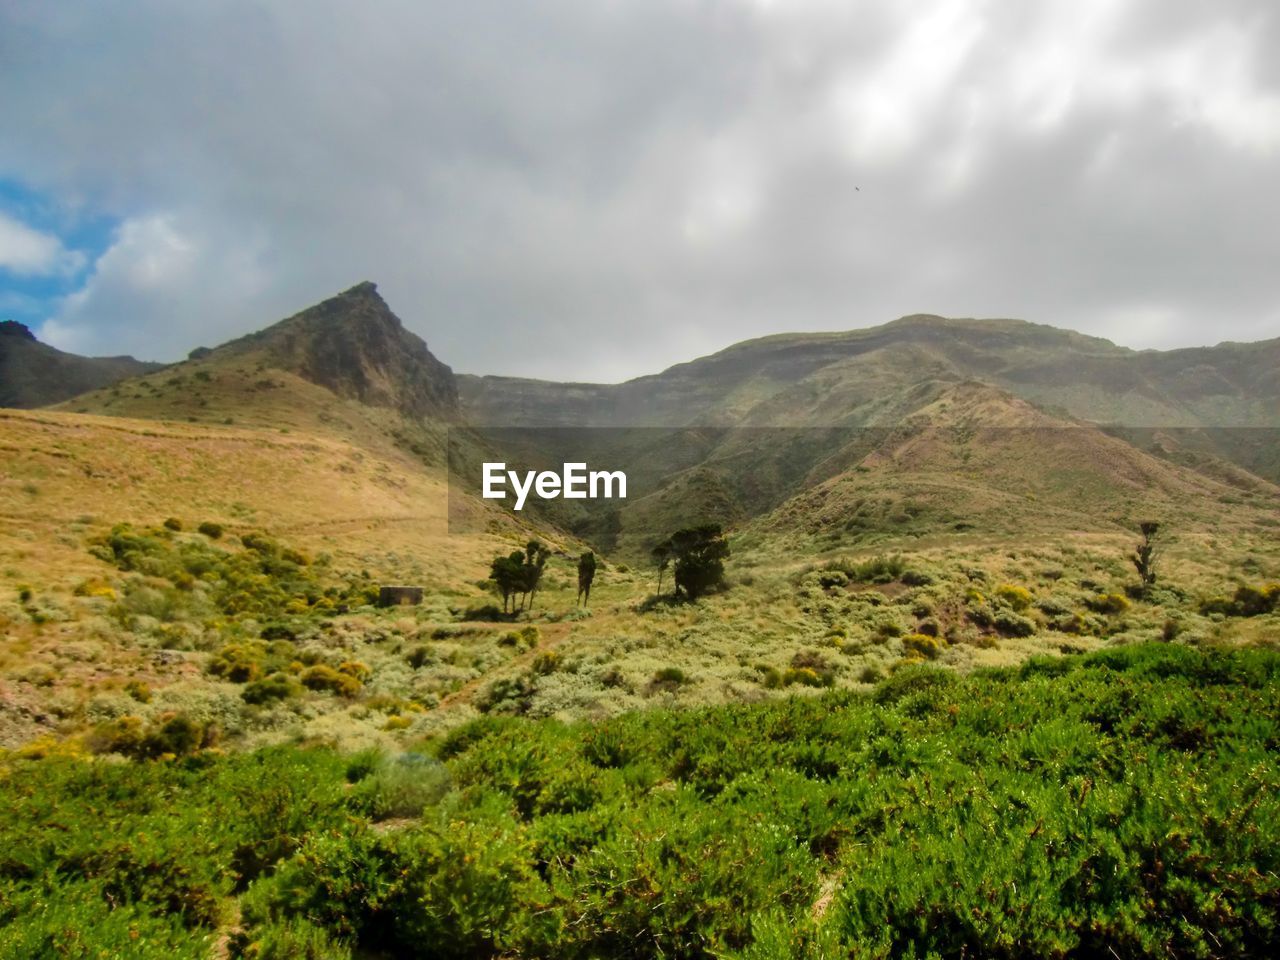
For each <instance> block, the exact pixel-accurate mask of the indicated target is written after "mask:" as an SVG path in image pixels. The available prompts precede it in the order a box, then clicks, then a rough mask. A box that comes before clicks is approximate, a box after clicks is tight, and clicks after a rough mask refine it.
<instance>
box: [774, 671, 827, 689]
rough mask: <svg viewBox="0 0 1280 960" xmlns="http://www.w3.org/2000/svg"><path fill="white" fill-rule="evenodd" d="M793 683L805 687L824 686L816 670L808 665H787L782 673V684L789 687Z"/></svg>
mask: <svg viewBox="0 0 1280 960" xmlns="http://www.w3.org/2000/svg"><path fill="white" fill-rule="evenodd" d="M793 683H798V684H800V685H801V686H805V687H821V686H825V684H824V683H823V679H822V677H821V676H819V675H818V672H817V671H816V670H812V669H810V668H809V667H788V668H787V670H786V672H785V673H783V674H782V684H783V686H786V687H789V686H791V685H792V684H793Z"/></svg>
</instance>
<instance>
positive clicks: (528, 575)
mask: <svg viewBox="0 0 1280 960" xmlns="http://www.w3.org/2000/svg"><path fill="white" fill-rule="evenodd" d="M549 556H551V551H550V550H548V549H547V548H546V547H545V546H544V545H543V544H542V543H541V542H539V541H537V540H530V541H529V543H528V544H527V545H526V546H525V548H524V567H523V568H522V571H521V572H522V576H521V584H520V585H521V586H522V587H523V588H524V593H525V595H526V596H527V597H528V600H529V609H530V610H532V609H533V598H534V595H535V594H537V592H538V587H539V585H541V583H542V571H543V568H544V567H546V565H547V558H548V557H549ZM520 609H521V610H523V609H524V600H523V599H522V600H521V602H520Z"/></svg>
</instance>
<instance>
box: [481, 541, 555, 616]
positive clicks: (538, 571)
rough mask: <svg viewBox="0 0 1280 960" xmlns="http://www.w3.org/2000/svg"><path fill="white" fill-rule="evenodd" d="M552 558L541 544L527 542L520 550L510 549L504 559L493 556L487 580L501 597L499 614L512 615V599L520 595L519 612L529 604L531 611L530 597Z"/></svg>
mask: <svg viewBox="0 0 1280 960" xmlns="http://www.w3.org/2000/svg"><path fill="white" fill-rule="evenodd" d="M550 555H551V551H549V550H548V549H547V548H546V547H545V546H544V545H543V544H542V543H540V542H538V541H537V540H530V541H529V542H528V543H527V544H526V545H525V548H524V549H523V550H513V551H512V552H511V553H509V554H508V555H507V556H505V557H494V558H493V563H492V564H490V565H489V579H490V580H492V581H493V583H494V585H495V586H496V587H497V588H498V592H499V593H500V594H502V612H503V613H515V612H517V611H516V610H515V609H513V608H514V605H515V601H514V597H515V596H516V594H519V595H520V607H519V609H520V610H523V609H524V606H525V603H526V602H528V604H529V609H530V610H532V609H533V597H534V594H536V593H537V592H538V587H539V585H540V584H541V583H542V571H543V568H544V567H546V565H547V557H549V556H550Z"/></svg>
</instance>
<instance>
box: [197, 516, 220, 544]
mask: <svg viewBox="0 0 1280 960" xmlns="http://www.w3.org/2000/svg"><path fill="white" fill-rule="evenodd" d="M196 530H197V531H199V532H200V533H202V534H204V535H205V536H206V537H208V538H209V539H210V540H218V539H220V538H221V537H222V524H220V523H214V522H213V521H212V520H206V521H204V522H203V523H202V524H200V526H198V527H196Z"/></svg>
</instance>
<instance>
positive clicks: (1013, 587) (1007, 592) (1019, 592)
mask: <svg viewBox="0 0 1280 960" xmlns="http://www.w3.org/2000/svg"><path fill="white" fill-rule="evenodd" d="M996 597H997V599H999V600H1001V601H1002V602H1003V603H1005V604H1006V605H1007V606H1009V607H1010V608H1011V609H1013V610H1016V611H1018V612H1019V613H1021V612H1022V611H1023V610H1026V609H1027V607H1029V606H1031V600H1032V597H1031V591H1030V590H1028V589H1027V588H1026V587H1020V586H1018V585H1017V584H1013V583H1002V584H1000V585H999V586H998V587H996Z"/></svg>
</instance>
